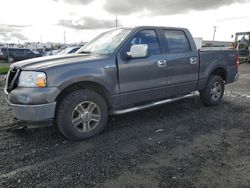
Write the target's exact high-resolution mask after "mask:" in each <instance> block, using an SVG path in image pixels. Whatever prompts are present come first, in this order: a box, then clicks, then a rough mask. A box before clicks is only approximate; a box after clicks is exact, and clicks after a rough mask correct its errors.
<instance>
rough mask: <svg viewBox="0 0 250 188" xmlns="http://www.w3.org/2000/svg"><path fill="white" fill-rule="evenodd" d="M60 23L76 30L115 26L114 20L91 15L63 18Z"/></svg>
mask: <svg viewBox="0 0 250 188" xmlns="http://www.w3.org/2000/svg"><path fill="white" fill-rule="evenodd" d="M58 25H60V26H64V27H68V28H71V29H76V30H83V29H105V28H112V27H114V26H115V22H114V21H112V20H98V19H95V18H91V17H82V18H80V19H78V20H71V19H61V20H59V22H58Z"/></svg>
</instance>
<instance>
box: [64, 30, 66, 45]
mask: <svg viewBox="0 0 250 188" xmlns="http://www.w3.org/2000/svg"><path fill="white" fill-rule="evenodd" d="M63 40H64V44H66V32H65V30H64V31H63Z"/></svg>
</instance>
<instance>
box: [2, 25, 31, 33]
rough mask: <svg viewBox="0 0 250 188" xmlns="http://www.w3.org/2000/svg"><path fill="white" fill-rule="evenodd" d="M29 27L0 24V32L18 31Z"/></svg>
mask: <svg viewBox="0 0 250 188" xmlns="http://www.w3.org/2000/svg"><path fill="white" fill-rule="evenodd" d="M29 26H30V25H7V24H0V32H13V31H20V30H22V29H23V28H25V27H29Z"/></svg>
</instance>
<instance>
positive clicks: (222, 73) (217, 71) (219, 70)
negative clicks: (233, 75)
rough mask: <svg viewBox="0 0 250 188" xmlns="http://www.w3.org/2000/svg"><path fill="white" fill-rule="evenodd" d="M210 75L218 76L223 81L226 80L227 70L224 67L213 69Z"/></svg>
mask: <svg viewBox="0 0 250 188" xmlns="http://www.w3.org/2000/svg"><path fill="white" fill-rule="evenodd" d="M211 75H217V76H220V77H221V78H222V79H223V80H224V81H226V80H227V72H226V70H225V69H223V68H217V69H215V70H214V71H213V72H212V73H211Z"/></svg>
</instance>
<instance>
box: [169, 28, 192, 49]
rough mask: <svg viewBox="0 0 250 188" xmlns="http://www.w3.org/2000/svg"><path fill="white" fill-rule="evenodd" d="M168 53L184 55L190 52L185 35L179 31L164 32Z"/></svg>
mask: <svg viewBox="0 0 250 188" xmlns="http://www.w3.org/2000/svg"><path fill="white" fill-rule="evenodd" d="M164 36H165V37H166V42H167V47H168V51H169V53H185V52H189V51H191V47H190V44H189V41H188V38H187V36H186V34H185V33H184V32H183V31H180V30H164Z"/></svg>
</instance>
